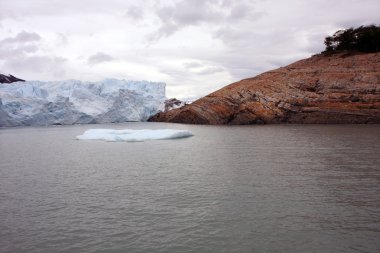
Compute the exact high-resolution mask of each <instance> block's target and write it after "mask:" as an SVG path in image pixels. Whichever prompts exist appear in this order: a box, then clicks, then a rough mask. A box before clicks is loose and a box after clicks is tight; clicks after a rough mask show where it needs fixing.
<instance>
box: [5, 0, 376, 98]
mask: <svg viewBox="0 0 380 253" xmlns="http://www.w3.org/2000/svg"><path fill="white" fill-rule="evenodd" d="M379 13H380V1H379V0H335V1H331V0H308V1H305V0H286V1H283V0H235V1H232V0H144V1H141V0H140V1H138V0H136V1H133V0H107V1H100V0H99V1H96V0H0V73H4V74H8V73H10V74H13V75H15V76H18V77H20V78H24V79H27V80H32V79H33V80H64V79H81V80H88V81H96V80H101V79H103V78H107V77H113V78H118V79H127V80H150V81H163V82H166V83H167V96H168V97H177V98H181V99H183V98H185V99H186V98H192V97H199V96H203V95H206V94H208V93H210V92H212V91H214V90H216V89H219V88H221V87H223V86H225V85H227V84H229V83H231V82H234V81H238V80H240V79H243V78H246V77H252V76H254V75H257V74H259V73H261V72H263V71H266V70H270V69H273V68H277V67H281V66H284V65H287V64H289V63H291V62H293V61H295V60H298V59H302V58H305V57H308V56H311V55H313V54H315V53H318V52H320V51H322V50H323V48H324V45H323V40H324V37H326V36H327V35H330V34H332V33H333V32H335V31H336V30H338V29H342V28H349V27H351V26H354V27H357V26H360V25H368V24H377V25H378V24H380V15H379Z"/></svg>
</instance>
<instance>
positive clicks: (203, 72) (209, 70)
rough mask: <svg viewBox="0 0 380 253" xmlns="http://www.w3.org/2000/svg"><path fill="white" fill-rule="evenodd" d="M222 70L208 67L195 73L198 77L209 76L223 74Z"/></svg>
mask: <svg viewBox="0 0 380 253" xmlns="http://www.w3.org/2000/svg"><path fill="white" fill-rule="evenodd" d="M223 71H224V68H222V67H208V68H205V69H202V70H200V71H198V72H197V74H198V75H210V74H215V73H218V72H223Z"/></svg>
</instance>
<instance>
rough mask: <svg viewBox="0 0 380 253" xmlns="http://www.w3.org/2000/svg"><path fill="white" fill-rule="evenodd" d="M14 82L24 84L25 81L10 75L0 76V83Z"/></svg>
mask: <svg viewBox="0 0 380 253" xmlns="http://www.w3.org/2000/svg"><path fill="white" fill-rule="evenodd" d="M14 82H25V80H22V79H20V78H17V77H15V76H12V75H9V76H6V75H3V74H0V83H14Z"/></svg>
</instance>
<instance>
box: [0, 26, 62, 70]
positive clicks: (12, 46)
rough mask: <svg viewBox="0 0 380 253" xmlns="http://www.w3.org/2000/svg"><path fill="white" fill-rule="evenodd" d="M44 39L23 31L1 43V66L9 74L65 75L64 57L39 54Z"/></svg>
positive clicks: (36, 34)
mask: <svg viewBox="0 0 380 253" xmlns="http://www.w3.org/2000/svg"><path fill="white" fill-rule="evenodd" d="M41 43H42V37H41V36H40V35H39V34H38V33H35V32H26V31H22V32H19V33H18V34H16V35H15V36H13V37H8V38H5V39H3V40H1V41H0V66H1V69H3V70H6V71H7V72H8V73H20V75H24V74H25V75H28V74H30V73H33V74H34V73H45V72H49V73H52V75H53V76H55V77H62V76H64V74H65V70H64V64H65V62H66V61H67V60H66V59H65V58H63V57H58V56H55V55H46V54H38V52H39V51H40V47H41Z"/></svg>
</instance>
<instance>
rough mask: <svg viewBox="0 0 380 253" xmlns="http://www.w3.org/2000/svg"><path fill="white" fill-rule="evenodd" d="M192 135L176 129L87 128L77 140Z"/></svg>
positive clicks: (126, 139)
mask: <svg viewBox="0 0 380 253" xmlns="http://www.w3.org/2000/svg"><path fill="white" fill-rule="evenodd" d="M190 136H193V134H192V133H191V132H189V131H186V130H176V129H157V130H151V129H142V130H134V129H123V130H115V129H89V130H86V131H85V132H84V133H83V134H82V135H78V136H77V137H76V138H77V140H102V141H127V142H134V141H147V140H166V139H179V138H186V137H190Z"/></svg>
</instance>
